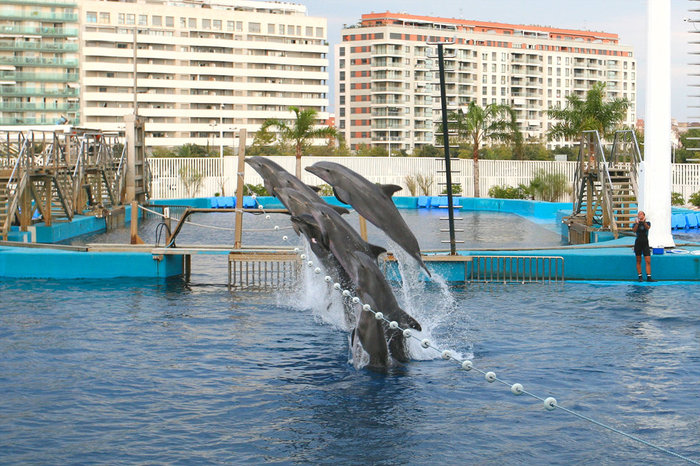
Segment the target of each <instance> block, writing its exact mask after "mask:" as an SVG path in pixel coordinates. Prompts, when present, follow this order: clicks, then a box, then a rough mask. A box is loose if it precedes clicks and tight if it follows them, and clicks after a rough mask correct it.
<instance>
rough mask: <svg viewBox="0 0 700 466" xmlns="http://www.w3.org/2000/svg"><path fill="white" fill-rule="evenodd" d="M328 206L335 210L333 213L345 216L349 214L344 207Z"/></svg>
mask: <svg viewBox="0 0 700 466" xmlns="http://www.w3.org/2000/svg"><path fill="white" fill-rule="evenodd" d="M341 202H342V201H341ZM329 205H330V206H331V209H333V210H335V211H336V212H338V213H339V214H340V215H345V214H349V213H350V211H349V210H348V209H346V208H345V207H341V206H339V205H332V204H329Z"/></svg>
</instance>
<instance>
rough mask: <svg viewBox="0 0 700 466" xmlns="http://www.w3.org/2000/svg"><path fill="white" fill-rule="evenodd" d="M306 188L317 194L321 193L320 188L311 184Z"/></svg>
mask: <svg viewBox="0 0 700 466" xmlns="http://www.w3.org/2000/svg"><path fill="white" fill-rule="evenodd" d="M306 186H308V187H309V188H311V189H312V190H313V191H314V192H315V193H317V194H318V193H320V192H321V188H320V187H319V186H311V185H310V184H307V185H306Z"/></svg>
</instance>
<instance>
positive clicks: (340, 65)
mask: <svg viewBox="0 0 700 466" xmlns="http://www.w3.org/2000/svg"><path fill="white" fill-rule="evenodd" d="M338 68H345V59H341V60H338Z"/></svg>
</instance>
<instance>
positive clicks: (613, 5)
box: [294, 0, 700, 121]
mask: <svg viewBox="0 0 700 466" xmlns="http://www.w3.org/2000/svg"><path fill="white" fill-rule="evenodd" d="M294 1H295V3H301V4H303V5H306V7H307V9H308V14H309V15H310V16H323V17H326V18H327V19H328V40H329V42H330V43H331V45H333V44H336V43H338V42H339V41H340V30H341V29H342V28H343V25H344V24H347V25H351V24H355V23H357V22H358V21H359V20H360V16H361V15H362V14H363V13H371V12H383V11H391V12H403V13H408V14H417V15H429V16H441V17H448V18H464V19H473V20H479V21H496V22H503V23H515V24H537V25H541V26H552V27H559V28H571V29H584V30H592V31H605V32H612V33H617V34H619V36H620V43H622V44H625V45H631V46H633V47H634V53H635V56H636V58H637V62H638V64H637V66H638V70H639V71H638V73H637V86H638V93H637V94H638V95H637V109H638V110H637V116H638V117H639V118H643V117H644V99H645V96H646V85H645V84H646V66H647V63H646V24H647V23H646V9H647V2H646V1H645V0H584V1H581V0H576V1H573V0H479V1H476V0H436V1H432V2H431V1H425V0H420V1H419V0H401V1H398V0H376V1H365V0H355V1H353V0H350V1H337V0H294ZM693 5H695V6H696V7H697V4H696V3H694V2H691V1H690V0H671V8H672V11H671V30H672V31H673V33H672V38H671V49H672V56H671V66H672V78H671V83H672V89H671V93H672V103H671V105H672V107H671V114H672V116H673V117H674V118H677V119H678V120H680V121H687V120H688V119H689V118H691V117H696V118H695V120H697V119H698V118H697V117H698V116H700V109H697V110H693V109H688V108H687V106H688V102H687V101H688V95H689V94H691V93H692V91H691V90H690V88H689V87H688V82H689V80H688V77H687V75H688V73H689V63H690V62H692V61H695V62H697V61H700V57H698V58H697V60H691V55H689V54H688V52H689V46H688V45H687V42H688V41H689V40H691V39H693V40H695V39H696V38H695V37H694V36H695V35H694V34H690V33H689V32H688V31H689V30H692V29H693V25H692V24H691V23H687V22H684V21H683V19H684V18H687V17H689V16H690V15H691V14H690V13H689V12H688V10H689V9H690V8H691V6H693ZM695 15H696V16H695V17H697V14H695ZM697 28H698V30H699V31H700V24H698V26H697ZM697 39H700V35H699V36H698V37H697ZM693 50H696V51H700V47H694V48H693ZM331 51H332V49H331ZM331 53H332V52H331ZM694 72H699V70H697V69H696V70H694ZM694 82H700V81H697V80H696V81H694ZM331 84H334V83H331ZM699 101H700V99H696V101H695V103H696V104H697V103H698V102H699Z"/></svg>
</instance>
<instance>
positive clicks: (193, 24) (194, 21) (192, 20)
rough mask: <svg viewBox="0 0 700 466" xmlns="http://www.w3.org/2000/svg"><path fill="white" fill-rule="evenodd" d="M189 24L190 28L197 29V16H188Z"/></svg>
mask: <svg viewBox="0 0 700 466" xmlns="http://www.w3.org/2000/svg"><path fill="white" fill-rule="evenodd" d="M187 26H188V27H189V28H190V29H197V18H188V19H187Z"/></svg>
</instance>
